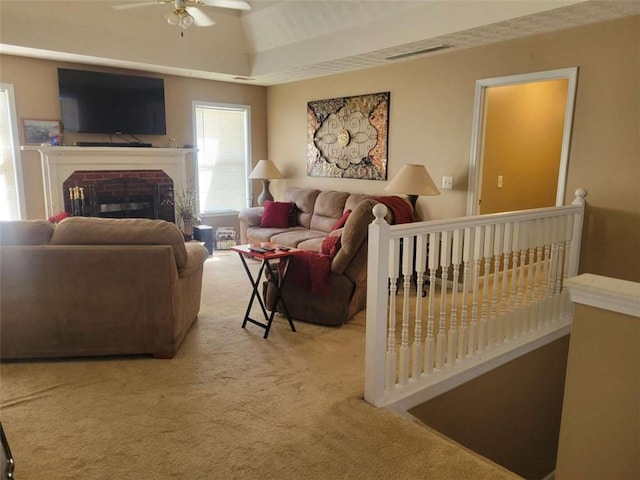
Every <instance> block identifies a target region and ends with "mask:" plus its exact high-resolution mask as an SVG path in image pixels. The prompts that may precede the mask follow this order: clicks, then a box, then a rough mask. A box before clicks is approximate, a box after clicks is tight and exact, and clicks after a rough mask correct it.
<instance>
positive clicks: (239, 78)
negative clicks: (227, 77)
mask: <svg viewBox="0 0 640 480" xmlns="http://www.w3.org/2000/svg"><path fill="white" fill-rule="evenodd" d="M233 79H234V80H244V81H245V82H253V81H254V80H255V78H251V77H233Z"/></svg>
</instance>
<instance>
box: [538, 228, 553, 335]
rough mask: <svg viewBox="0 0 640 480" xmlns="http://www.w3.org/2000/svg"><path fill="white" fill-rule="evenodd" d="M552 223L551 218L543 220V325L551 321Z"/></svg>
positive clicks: (541, 313) (541, 311)
mask: <svg viewBox="0 0 640 480" xmlns="http://www.w3.org/2000/svg"><path fill="white" fill-rule="evenodd" d="M553 225H554V221H553V219H552V218H548V219H546V221H545V222H544V233H543V239H544V240H543V243H544V262H543V264H542V306H541V309H540V315H541V316H542V320H543V322H544V324H545V325H547V324H548V323H550V321H551V298H550V297H551V289H550V287H549V275H550V271H551V270H550V269H551V242H552V239H553Z"/></svg>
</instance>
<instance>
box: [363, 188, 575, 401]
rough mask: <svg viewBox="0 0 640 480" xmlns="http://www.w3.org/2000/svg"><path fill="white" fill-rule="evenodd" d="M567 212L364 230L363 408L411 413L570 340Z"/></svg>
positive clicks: (570, 228)
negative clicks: (562, 340) (496, 370)
mask: <svg viewBox="0 0 640 480" xmlns="http://www.w3.org/2000/svg"><path fill="white" fill-rule="evenodd" d="M585 196H586V192H585V191H584V190H582V189H579V190H577V191H576V199H575V200H574V202H573V204H572V205H568V206H561V207H551V208H539V209H533V210H523V211H518V212H507V213H499V214H492V215H479V216H472V217H462V218H455V219H450V220H437V221H430V222H416V223H410V224H402V225H389V224H387V223H386V221H385V220H384V216H385V214H386V213H387V210H386V207H385V206H384V205H382V204H378V205H376V206H375V207H374V209H373V213H374V216H375V220H374V221H373V223H372V224H371V225H370V226H369V257H368V283H367V330H366V332H367V333H366V354H365V399H366V400H367V401H368V402H370V403H373V404H374V405H377V406H389V405H392V404H393V405H395V406H398V407H399V408H403V409H408V408H411V407H412V406H415V405H417V404H419V403H422V402H424V401H426V400H428V399H430V398H433V397H434V396H436V395H439V394H441V393H443V392H445V391H447V390H449V389H451V388H454V387H455V386H457V385H460V384H461V383H463V382H465V381H468V380H470V379H471V378H474V377H476V376H478V375H480V374H482V373H484V372H486V371H489V370H491V369H492V368H495V367H497V366H499V365H502V364H504V363H506V362H507V361H510V360H511V359H513V358H516V357H518V356H520V355H523V354H524V353H527V352H528V351H531V350H533V349H535V348H539V347H540V346H542V345H544V344H546V343H549V342H551V341H553V340H555V339H556V338H559V337H560V336H563V335H566V334H567V333H568V332H569V327H570V324H571V309H570V303H569V301H568V296H567V293H566V291H565V289H564V280H565V279H566V278H568V277H569V276H574V275H576V274H577V271H578V260H579V255H580V237H581V234H582V222H583V216H584V197H585Z"/></svg>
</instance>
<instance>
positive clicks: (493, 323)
mask: <svg viewBox="0 0 640 480" xmlns="http://www.w3.org/2000/svg"><path fill="white" fill-rule="evenodd" d="M503 242H504V224H503V223H499V224H497V225H496V229H495V240H494V242H493V289H492V296H491V308H490V310H489V333H488V341H489V345H495V344H496V343H502V338H501V337H502V326H501V317H499V316H498V311H499V305H498V287H499V283H500V261H501V260H502V245H503Z"/></svg>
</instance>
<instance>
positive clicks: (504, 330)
mask: <svg viewBox="0 0 640 480" xmlns="http://www.w3.org/2000/svg"><path fill="white" fill-rule="evenodd" d="M512 241H513V223H512V222H507V223H506V224H505V226H504V242H503V243H502V254H503V258H504V265H503V266H502V298H501V299H500V314H499V315H500V338H499V339H498V342H499V343H502V342H504V341H508V340H509V335H510V321H509V315H510V313H509V299H508V295H507V293H508V291H509V271H510V267H511V265H510V262H511V242H512Z"/></svg>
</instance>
